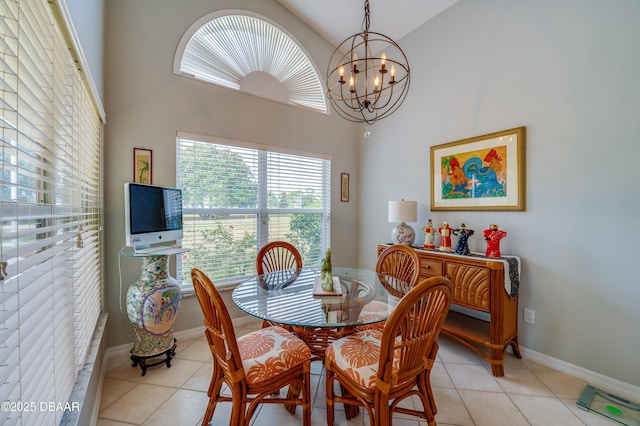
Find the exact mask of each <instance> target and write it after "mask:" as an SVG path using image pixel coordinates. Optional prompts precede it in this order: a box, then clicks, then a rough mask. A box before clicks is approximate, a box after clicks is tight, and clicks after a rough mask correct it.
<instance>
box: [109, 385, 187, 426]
mask: <svg viewBox="0 0 640 426" xmlns="http://www.w3.org/2000/svg"><path fill="white" fill-rule="evenodd" d="M175 391H176V389H173V388H168V387H164V386H153V385H147V384H144V383H139V384H137V385H136V386H135V387H134V388H133V389H131V390H130V391H129V392H127V393H126V394H124V395H123V396H122V397H121V398H120V399H118V400H117V401H116V402H114V403H113V404H111V405H110V406H109V407H107V408H106V409H105V410H104V411H102V412H101V413H100V417H102V418H105V419H109V420H117V421H120V422H127V423H133V424H137V425H140V424H142V423H143V422H144V421H145V420H146V419H147V418H148V417H149V416H151V415H152V414H153V413H154V412H155V411H156V410H157V409H158V408H160V407H161V406H162V404H164V403H165V401H167V400H168V399H169V397H171V395H173V393H174V392H175Z"/></svg>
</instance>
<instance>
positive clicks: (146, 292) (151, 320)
mask: <svg viewBox="0 0 640 426" xmlns="http://www.w3.org/2000/svg"><path fill="white" fill-rule="evenodd" d="M168 259H169V256H166V255H155V256H145V257H143V258H142V273H141V274H140V278H139V279H138V281H136V282H135V283H134V284H132V285H131V287H129V290H128V291H127V315H128V316H129V320H131V324H132V325H133V330H134V331H135V340H134V343H133V349H132V350H131V353H132V354H133V355H136V356H142V357H149V356H154V355H160V354H162V353H163V352H166V351H167V350H169V349H171V348H172V347H173V346H174V342H175V340H174V339H173V329H172V327H173V323H174V322H175V321H176V315H177V313H178V307H179V306H180V296H181V292H180V287H178V282H177V281H176V280H175V279H174V278H172V277H171V276H170V275H169V271H168V265H167V261H168Z"/></svg>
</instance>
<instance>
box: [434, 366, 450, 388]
mask: <svg viewBox="0 0 640 426" xmlns="http://www.w3.org/2000/svg"><path fill="white" fill-rule="evenodd" d="M431 387H434V388H449V389H453V388H454V386H453V382H452V381H451V377H449V374H448V373H447V370H446V369H445V368H444V364H442V363H441V362H436V363H435V364H434V365H433V368H432V369H431Z"/></svg>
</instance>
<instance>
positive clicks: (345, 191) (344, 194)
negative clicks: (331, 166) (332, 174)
mask: <svg viewBox="0 0 640 426" xmlns="http://www.w3.org/2000/svg"><path fill="white" fill-rule="evenodd" d="M340 201H342V202H345V203H346V202H348V201H349V173H341V174H340Z"/></svg>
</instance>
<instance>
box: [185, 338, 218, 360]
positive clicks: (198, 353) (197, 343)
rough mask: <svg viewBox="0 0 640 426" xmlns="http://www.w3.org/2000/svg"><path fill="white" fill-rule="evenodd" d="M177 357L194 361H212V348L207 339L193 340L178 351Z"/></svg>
mask: <svg viewBox="0 0 640 426" xmlns="http://www.w3.org/2000/svg"><path fill="white" fill-rule="evenodd" d="M176 358H180V359H189V360H192V361H200V362H208V361H211V359H212V358H211V350H210V349H209V344H208V343H207V341H206V340H192V341H190V342H189V345H188V346H186V347H185V348H184V349H183V350H182V351H181V352H180V353H176Z"/></svg>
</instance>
